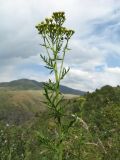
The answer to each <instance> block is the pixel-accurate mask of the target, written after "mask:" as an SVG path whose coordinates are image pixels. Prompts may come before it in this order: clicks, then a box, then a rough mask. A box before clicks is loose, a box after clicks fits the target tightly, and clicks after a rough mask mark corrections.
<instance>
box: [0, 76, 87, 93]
mask: <svg viewBox="0 0 120 160" xmlns="http://www.w3.org/2000/svg"><path fill="white" fill-rule="evenodd" d="M0 89H7V90H42V89H43V82H38V81H36V80H29V79H19V80H14V81H11V82H2V83H0ZM60 90H61V92H62V93H64V94H74V95H84V94H85V93H86V92H84V91H80V90H77V89H72V88H69V87H66V86H63V85H61V86H60Z"/></svg>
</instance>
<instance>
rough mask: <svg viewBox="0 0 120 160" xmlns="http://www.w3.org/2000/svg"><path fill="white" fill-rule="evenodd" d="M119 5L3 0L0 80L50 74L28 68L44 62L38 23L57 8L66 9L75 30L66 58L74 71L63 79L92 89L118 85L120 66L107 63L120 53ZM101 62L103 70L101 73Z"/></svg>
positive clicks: (111, 1)
mask: <svg viewBox="0 0 120 160" xmlns="http://www.w3.org/2000/svg"><path fill="white" fill-rule="evenodd" d="M119 8H120V1H119V0H84V1H83V0H58V1H56V0H51V1H49V0H44V1H42V0H29V1H28V0H17V1H16V0H0V19H1V27H0V35H1V36H0V41H1V43H0V81H8V80H12V79H17V78H22V77H23V78H32V79H36V80H40V81H43V80H46V79H47V78H48V76H46V74H45V73H44V72H43V71H42V70H41V71H40V73H38V72H37V71H36V70H35V71H34V69H29V68H28V67H27V66H28V65H43V63H42V62H41V60H40V58H39V56H38V53H39V52H41V51H42V50H41V48H40V46H39V45H38V44H39V43H40V38H39V35H37V31H36V29H35V25H36V24H37V23H39V22H40V21H42V20H43V19H44V18H45V17H46V16H50V15H51V14H52V12H53V11H58V10H63V11H65V12H66V17H67V22H66V26H68V27H69V28H73V29H75V31H76V32H75V33H76V34H75V35H74V38H73V39H72V40H71V42H70V48H71V49H72V50H71V52H70V53H68V54H67V55H66V61H65V65H66V66H69V65H70V67H71V71H70V73H69V75H68V76H67V77H66V79H65V80H64V81H63V83H64V84H65V85H66V84H67V85H69V86H70V87H71V86H72V87H74V88H77V89H82V90H91V91H92V90H94V89H95V88H97V87H98V88H99V87H100V86H102V85H105V84H111V85H117V84H119V83H120V81H119V79H120V78H119V76H120V74H119V70H120V68H119V65H118V66H116V67H114V68H112V67H111V66H109V67H108V65H107V57H109V56H111V55H110V54H116V55H117V56H120V47H119V41H118V38H119V36H117V35H119V34H118V31H119V18H120V13H119ZM114 20H115V24H113V26H112V25H111V22H112V21H114ZM95 26H97V27H98V28H97V29H98V30H97V29H96V28H95ZM95 29H96V30H95ZM100 30H102V31H101V32H100ZM95 31H96V32H95ZM98 32H99V34H98ZM113 40H114V42H113ZM22 66H24V68H23V70H22V72H21V67H22ZM25 66H26V67H25ZM99 66H103V68H102V70H101V71H100V72H97V71H96V67H99ZM40 74H41V75H40Z"/></svg>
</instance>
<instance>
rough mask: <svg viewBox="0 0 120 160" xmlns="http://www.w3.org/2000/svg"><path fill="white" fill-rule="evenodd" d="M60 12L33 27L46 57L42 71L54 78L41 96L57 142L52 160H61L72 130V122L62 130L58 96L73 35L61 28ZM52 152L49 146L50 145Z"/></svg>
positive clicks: (61, 14)
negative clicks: (36, 31)
mask: <svg viewBox="0 0 120 160" xmlns="http://www.w3.org/2000/svg"><path fill="white" fill-rule="evenodd" d="M65 20H66V19H65V13H64V12H54V13H53V15H52V17H51V18H46V19H45V21H43V22H41V23H40V24H38V25H37V26H36V28H37V30H38V33H39V34H40V35H41V37H42V39H43V44H41V46H42V47H44V48H45V50H46V54H45V55H43V54H40V56H41V58H42V60H43V61H44V63H45V67H46V68H47V69H49V70H50V74H53V75H54V81H52V80H51V79H49V81H48V82H47V83H44V96H45V99H46V100H45V102H44V103H45V104H47V106H48V108H49V109H50V111H51V114H52V117H53V118H54V121H55V123H56V134H57V138H56V139H55V140H54V146H55V151H56V154H55V155H56V156H55V157H56V159H58V160H62V159H63V152H64V145H63V144H64V135H65V134H66V133H67V131H66V132H65V130H68V129H69V127H71V126H72V123H73V122H74V121H73V120H72V121H70V123H69V124H68V125H67V127H66V129H65V127H64V122H63V118H64V116H65V113H64V106H63V98H64V97H63V95H62V94H61V92H60V82H61V80H62V79H64V77H65V76H66V74H67V73H68V71H69V68H67V69H66V68H65V67H64V59H65V55H66V52H67V51H69V48H68V42H69V40H70V38H71V37H72V35H73V34H74V31H73V30H71V29H67V28H66V27H64V26H63V24H64V22H65ZM41 140H42V142H43V143H46V144H47V145H49V146H50V144H51V143H52V142H51V141H49V140H48V139H47V138H45V137H43V136H41ZM51 148H53V143H52V145H51Z"/></svg>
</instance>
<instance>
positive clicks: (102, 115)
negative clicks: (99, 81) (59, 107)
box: [0, 86, 120, 160]
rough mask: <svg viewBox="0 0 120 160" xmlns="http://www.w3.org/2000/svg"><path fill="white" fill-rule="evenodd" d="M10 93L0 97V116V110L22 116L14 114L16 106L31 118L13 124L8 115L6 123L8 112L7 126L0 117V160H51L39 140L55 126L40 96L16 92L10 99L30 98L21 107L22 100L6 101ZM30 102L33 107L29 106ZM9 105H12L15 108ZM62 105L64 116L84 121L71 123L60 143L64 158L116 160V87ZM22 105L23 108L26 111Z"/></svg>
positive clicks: (119, 153)
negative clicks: (75, 116) (62, 145)
mask: <svg viewBox="0 0 120 160" xmlns="http://www.w3.org/2000/svg"><path fill="white" fill-rule="evenodd" d="M12 92H13V91H11V92H10V91H9V94H8V93H7V92H6V91H4V93H3V92H2V93H1V94H0V115H3V114H2V113H3V108H4V110H5V112H6V113H7V111H9V112H10V110H11V109H12V111H13V113H14V114H12V116H13V117H14V116H15V117H17V118H18V119H20V117H21V115H22V114H17V112H18V111H19V107H21V108H22V107H23V112H24V114H25V115H27V114H28V113H29V112H30V113H32V116H31V115H30V116H29V119H25V118H23V119H22V122H21V123H16V119H15V118H13V117H12V116H11V117H12V118H13V119H12V120H10V119H11V117H9V113H8V114H7V116H8V117H9V120H10V122H11V123H10V124H9V121H8V120H7V118H8V117H7V116H6V117H4V118H2V116H0V117H1V121H0V156H1V157H2V158H1V160H8V159H11V160H14V159H15V160H33V159H34V160H39V159H41V160H53V155H54V152H52V151H51V152H50V150H49V148H46V146H44V145H43V143H42V139H40V137H41V135H43V136H48V137H52V136H53V135H54V132H55V125H56V124H55V123H54V120H53V119H52V118H51V115H50V114H49V113H50V112H49V109H47V108H46V106H44V104H43V103H42V102H40V101H42V100H43V96H41V93H40V92H38V91H16V93H14V96H17V95H18V97H20V94H21V96H22V95H23V97H24V96H25V97H27V96H26V95H29V96H30V95H31V96H30V98H27V99H26V101H28V104H29V105H27V104H24V101H23V99H19V98H17V99H16V98H13V99H12V101H11V99H9V98H10V97H12V96H13V93H12ZM29 92H30V93H29ZM32 92H33V93H32ZM35 92H36V93H35ZM10 93H12V94H10ZM28 93H29V94H28ZM29 96H28V97H29ZM1 97H2V98H1ZM35 97H36V99H34V98H35ZM33 99H34V100H35V101H34V102H35V105H33V104H32V103H31V102H32V100H33ZM8 100H9V101H8ZM11 103H13V104H14V103H16V104H17V105H16V108H15V106H14V105H11ZM40 103H42V104H41V105H40ZM63 103H64V105H65V112H66V114H74V115H78V116H79V117H82V119H84V121H85V122H86V123H85V122H82V120H81V119H80V120H79V121H78V122H77V123H75V124H74V128H71V129H70V130H69V134H68V136H67V141H65V143H64V145H65V149H64V159H65V160H81V159H82V160H119V157H120V143H119V142H120V136H119V134H120V133H119V129H120V127H119V126H120V87H114V88H113V87H110V86H105V87H103V88H101V89H100V90H96V91H95V92H93V93H88V94H86V95H85V96H84V97H73V98H70V99H69V98H68V97H67V99H64V101H63ZM30 104H31V105H30ZM24 106H25V108H27V110H26V111H25V109H24ZM29 106H31V107H29ZM36 106H37V107H36ZM17 109H18V110H17ZM42 109H44V110H42ZM41 110H42V111H41ZM33 111H34V113H35V114H33ZM35 111H36V112H35ZM5 112H4V113H5ZM68 120H74V117H67V118H66V119H65V120H64V122H65V123H68V122H69V121H68ZM18 124H19V125H18ZM46 128H48V130H49V132H48V133H46ZM39 133H41V134H40V135H39ZM39 136H40V137H39ZM43 138H44V137H43ZM46 143H47V141H46Z"/></svg>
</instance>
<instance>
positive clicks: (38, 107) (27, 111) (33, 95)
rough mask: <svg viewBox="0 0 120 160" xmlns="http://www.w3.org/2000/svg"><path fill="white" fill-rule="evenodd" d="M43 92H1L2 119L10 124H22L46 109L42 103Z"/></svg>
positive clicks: (0, 110)
mask: <svg viewBox="0 0 120 160" xmlns="http://www.w3.org/2000/svg"><path fill="white" fill-rule="evenodd" d="M42 100H43V95H42V92H41V91H31V90H29V91H3V90H1V91H0V119H1V120H5V121H7V122H9V123H12V122H15V123H22V122H23V121H25V120H29V119H31V118H32V117H34V115H35V114H36V113H38V112H44V111H45V109H46V107H45V106H44V104H43V103H42V102H41V101H42Z"/></svg>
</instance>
